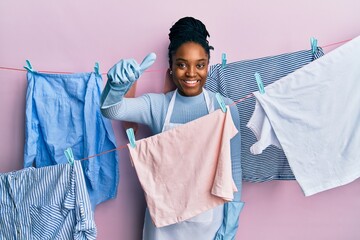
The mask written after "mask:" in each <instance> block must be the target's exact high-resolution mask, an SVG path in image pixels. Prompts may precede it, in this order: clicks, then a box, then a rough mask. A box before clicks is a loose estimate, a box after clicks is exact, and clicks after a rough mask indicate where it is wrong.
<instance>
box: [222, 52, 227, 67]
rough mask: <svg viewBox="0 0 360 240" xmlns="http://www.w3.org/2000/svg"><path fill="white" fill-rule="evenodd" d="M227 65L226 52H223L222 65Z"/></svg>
mask: <svg viewBox="0 0 360 240" xmlns="http://www.w3.org/2000/svg"><path fill="white" fill-rule="evenodd" d="M225 66H226V53H223V54H222V56H221V67H222V68H225Z"/></svg>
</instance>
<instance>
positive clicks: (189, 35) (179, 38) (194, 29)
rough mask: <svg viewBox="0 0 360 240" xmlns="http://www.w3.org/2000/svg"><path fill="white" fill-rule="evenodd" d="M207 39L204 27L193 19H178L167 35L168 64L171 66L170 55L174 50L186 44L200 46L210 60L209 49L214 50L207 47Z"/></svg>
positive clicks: (207, 33) (208, 35)
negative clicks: (190, 43)
mask: <svg viewBox="0 0 360 240" xmlns="http://www.w3.org/2000/svg"><path fill="white" fill-rule="evenodd" d="M207 37H210V34H209V32H208V31H207V30H206V27H205V25H204V24H203V23H202V22H201V21H200V20H197V19H195V18H193V17H184V18H181V19H179V20H178V21H177V22H176V23H175V24H174V25H173V26H172V27H171V28H170V33H169V39H170V44H169V48H168V49H169V52H168V54H169V64H170V67H171V65H172V55H173V54H175V52H176V50H177V49H178V48H179V47H180V46H181V45H182V44H183V43H186V42H195V43H198V44H200V45H201V46H202V47H203V48H204V49H205V52H206V53H207V54H208V56H209V59H210V49H212V50H213V49H214V48H213V47H212V46H210V45H209V42H208V40H207Z"/></svg>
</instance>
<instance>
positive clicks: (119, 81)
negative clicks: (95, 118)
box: [100, 53, 156, 109]
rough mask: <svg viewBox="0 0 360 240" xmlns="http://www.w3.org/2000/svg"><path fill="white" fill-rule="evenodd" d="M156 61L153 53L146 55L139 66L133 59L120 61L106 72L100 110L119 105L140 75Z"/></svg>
mask: <svg viewBox="0 0 360 240" xmlns="http://www.w3.org/2000/svg"><path fill="white" fill-rule="evenodd" d="M155 59H156V55H155V53H150V54H148V55H147V56H146V57H145V58H144V60H143V61H142V63H141V64H140V65H139V64H138V63H137V62H136V61H135V60H134V59H122V60H120V61H119V62H118V63H116V64H115V65H114V66H113V67H112V68H110V70H109V71H108V74H107V76H108V81H107V83H106V85H105V88H104V90H103V91H102V93H101V98H100V104H101V108H102V109H106V108H109V107H111V106H113V105H115V104H117V103H119V102H120V101H121V100H122V99H123V97H124V95H125V94H126V93H127V92H128V91H129V89H130V88H131V86H132V85H133V84H134V82H135V81H136V80H137V79H139V77H140V75H141V74H142V73H143V72H144V71H145V70H146V69H148V68H149V67H150V66H151V65H152V64H153V63H154V62H155Z"/></svg>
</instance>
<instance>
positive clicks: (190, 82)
mask: <svg viewBox="0 0 360 240" xmlns="http://www.w3.org/2000/svg"><path fill="white" fill-rule="evenodd" d="M185 82H186V83H189V84H195V83H197V82H198V81H197V80H195V81H186V80H185Z"/></svg>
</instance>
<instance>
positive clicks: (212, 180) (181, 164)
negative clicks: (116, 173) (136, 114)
mask: <svg viewBox="0 0 360 240" xmlns="http://www.w3.org/2000/svg"><path fill="white" fill-rule="evenodd" d="M237 132H238V130H237V129H236V127H235V125H234V123H233V121H232V117H231V113H230V109H229V108H227V111H226V113H224V112H222V111H221V110H220V109H219V110H216V111H214V112H212V113H210V114H208V115H206V116H204V117H201V118H198V119H196V120H194V121H191V122H189V123H187V124H184V125H180V126H178V127H176V128H173V129H171V130H168V131H166V132H163V133H160V134H157V135H154V136H152V137H149V138H145V139H142V140H139V141H136V147H135V148H132V147H131V146H130V145H129V144H128V148H129V151H130V155H131V158H132V161H133V164H134V166H135V169H136V173H137V175H138V177H139V180H140V183H141V185H142V188H143V189H144V191H145V197H146V202H147V205H148V208H149V212H150V215H151V218H152V220H153V222H154V224H155V226H156V227H162V226H166V225H170V224H173V223H177V222H181V221H184V220H186V219H189V218H191V217H194V216H196V215H198V214H200V213H202V212H204V211H206V210H209V209H211V208H214V207H216V206H218V205H221V204H224V203H225V202H227V201H231V200H232V199H233V193H234V191H237V189H236V186H235V184H234V181H233V178H232V173H231V153H230V139H231V138H232V137H234V136H235V135H236V133H237Z"/></svg>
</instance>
